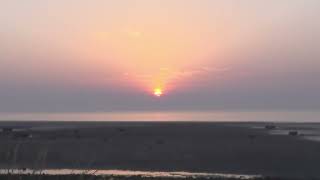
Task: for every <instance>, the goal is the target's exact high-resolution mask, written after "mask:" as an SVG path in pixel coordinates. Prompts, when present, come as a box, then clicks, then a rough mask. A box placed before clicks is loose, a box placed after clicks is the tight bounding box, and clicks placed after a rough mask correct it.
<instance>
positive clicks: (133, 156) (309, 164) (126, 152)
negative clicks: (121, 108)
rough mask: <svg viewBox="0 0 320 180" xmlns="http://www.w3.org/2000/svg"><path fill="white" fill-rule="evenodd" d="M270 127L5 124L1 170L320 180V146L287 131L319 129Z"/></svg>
mask: <svg viewBox="0 0 320 180" xmlns="http://www.w3.org/2000/svg"><path fill="white" fill-rule="evenodd" d="M269 124H270V123H263V122H259V123H258V122H237V123H236V122H228V123H225V122H224V123H223V122H12V121H11V122H0V128H1V129H2V131H1V134H0V147H1V148H0V168H1V169H81V170H86V169H89V170H92V169H95V170H130V171H151V172H194V173H222V174H244V175H262V176H272V177H287V178H290V177H292V178H320V142H317V141H313V140H312V139H311V140H310V139H308V138H305V137H304V136H305V135H304V134H297V135H288V134H287V132H286V131H285V130H287V131H290V130H289V129H290V128H291V129H294V130H296V131H298V132H299V133H300V131H301V132H304V133H305V131H306V130H310V131H308V132H312V131H316V129H317V128H316V127H319V124H317V123H313V124H308V123H274V124H272V126H275V127H272V128H270V129H268V128H266V126H267V125H269ZM274 131H276V132H282V133H275V132H274ZM283 132H284V133H283ZM315 133H317V132H315ZM308 137H309V136H308Z"/></svg>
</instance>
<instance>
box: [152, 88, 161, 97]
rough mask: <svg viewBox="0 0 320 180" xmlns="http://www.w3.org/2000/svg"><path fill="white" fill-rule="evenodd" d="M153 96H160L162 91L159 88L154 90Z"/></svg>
mask: <svg viewBox="0 0 320 180" xmlns="http://www.w3.org/2000/svg"><path fill="white" fill-rule="evenodd" d="M153 94H154V95H155V96H157V97H160V96H162V89H160V88H155V89H154V90H153Z"/></svg>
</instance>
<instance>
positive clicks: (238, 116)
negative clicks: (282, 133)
mask: <svg viewBox="0 0 320 180" xmlns="http://www.w3.org/2000/svg"><path fill="white" fill-rule="evenodd" d="M319 118H320V112H317V111H314V112H312V111H308V112H306V111H298V112H289V111H287V112H285V111H282V112H281V111H277V112H276V111H274V112H272V111H269V112H262V111H260V112H258V111H257V112H245V111H242V112H241V111H238V112H222V111H220V112H219V111H216V112H212V111H207V112H205V111H202V112H182V111H180V112H109V113H105V112H102V113H0V121H8V120H15V121H129V122H136V121H146V122H151V121H160V122H180V121H190V122H253V121H260V122H319Z"/></svg>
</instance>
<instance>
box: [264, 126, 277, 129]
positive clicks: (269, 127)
mask: <svg viewBox="0 0 320 180" xmlns="http://www.w3.org/2000/svg"><path fill="white" fill-rule="evenodd" d="M264 128H265V129H269V130H270V129H276V128H277V126H275V125H266V126H265V127H264Z"/></svg>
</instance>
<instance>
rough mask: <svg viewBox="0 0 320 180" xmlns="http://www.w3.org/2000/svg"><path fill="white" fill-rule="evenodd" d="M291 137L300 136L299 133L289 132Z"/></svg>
mask: <svg viewBox="0 0 320 180" xmlns="http://www.w3.org/2000/svg"><path fill="white" fill-rule="evenodd" d="M288 134H289V135H290V136H298V134H299V133H298V131H289V133H288Z"/></svg>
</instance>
